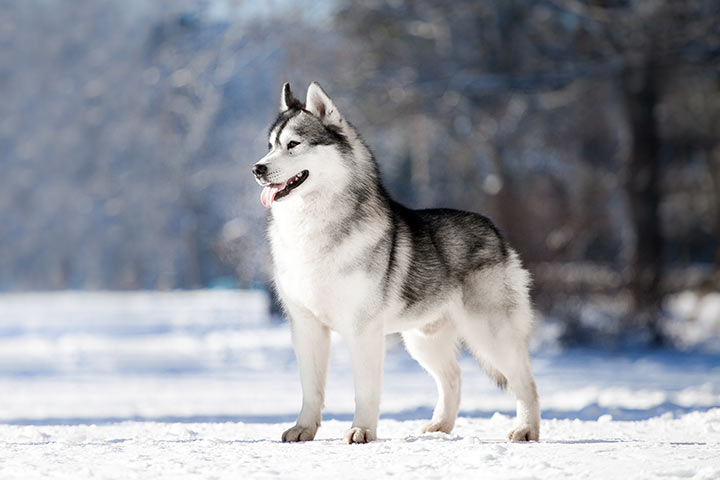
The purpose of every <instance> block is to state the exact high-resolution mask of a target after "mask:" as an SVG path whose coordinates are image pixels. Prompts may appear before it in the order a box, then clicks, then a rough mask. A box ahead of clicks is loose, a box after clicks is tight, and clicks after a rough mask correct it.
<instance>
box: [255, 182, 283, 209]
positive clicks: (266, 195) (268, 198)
mask: <svg viewBox="0 0 720 480" xmlns="http://www.w3.org/2000/svg"><path fill="white" fill-rule="evenodd" d="M283 188H285V183H279V184H273V185H268V186H267V187H264V188H263V189H262V192H261V193H260V201H261V202H262V204H263V205H264V206H265V208H270V205H272V203H273V201H274V200H275V195H277V193H278V192H279V191H280V190H282V189H283Z"/></svg>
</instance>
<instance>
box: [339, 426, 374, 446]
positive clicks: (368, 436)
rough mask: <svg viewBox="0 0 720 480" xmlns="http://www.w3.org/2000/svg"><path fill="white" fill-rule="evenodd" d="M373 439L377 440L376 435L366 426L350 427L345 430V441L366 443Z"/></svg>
mask: <svg viewBox="0 0 720 480" xmlns="http://www.w3.org/2000/svg"><path fill="white" fill-rule="evenodd" d="M373 440H377V435H376V434H375V432H371V431H370V430H369V429H367V428H362V427H352V428H351V429H349V430H348V431H347V432H345V442H346V443H368V442H372V441H373Z"/></svg>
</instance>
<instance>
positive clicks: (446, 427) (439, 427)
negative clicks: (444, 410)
mask: <svg viewBox="0 0 720 480" xmlns="http://www.w3.org/2000/svg"><path fill="white" fill-rule="evenodd" d="M453 426H454V424H453V423H450V422H442V421H441V422H436V421H432V422H430V423H428V424H427V425H425V427H423V429H422V433H431V432H443V433H450V432H452V429H453Z"/></svg>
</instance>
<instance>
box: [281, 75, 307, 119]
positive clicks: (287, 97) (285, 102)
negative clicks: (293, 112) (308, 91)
mask: <svg viewBox="0 0 720 480" xmlns="http://www.w3.org/2000/svg"><path fill="white" fill-rule="evenodd" d="M302 106H303V105H302V102H300V100H298V99H297V98H295V95H293V93H292V92H291V91H290V83H288V82H285V85H283V88H282V94H281V95H280V111H281V112H284V111H285V110H289V109H291V108H302Z"/></svg>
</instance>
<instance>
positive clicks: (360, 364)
mask: <svg viewBox="0 0 720 480" xmlns="http://www.w3.org/2000/svg"><path fill="white" fill-rule="evenodd" d="M268 147H269V149H270V151H269V152H268V154H267V155H265V156H264V157H263V158H262V159H261V160H260V161H258V162H257V163H256V164H255V165H254V166H253V168H252V171H253V174H254V175H255V178H256V179H257V182H258V183H259V184H260V185H261V186H262V187H263V190H262V193H261V195H260V199H261V201H262V204H263V205H264V206H265V207H267V208H268V209H270V213H269V215H268V218H269V225H268V234H269V238H270V244H271V251H272V257H273V260H274V281H275V287H276V289H277V292H278V295H279V297H280V300H281V302H282V305H283V307H284V308H285V310H286V313H287V314H288V316H289V318H290V323H291V328H292V341H293V346H294V348H295V353H296V355H297V360H298V365H299V368H300V380H301V384H302V390H303V402H302V409H301V411H300V415H299V416H298V419H297V424H296V425H295V426H294V427H292V428H290V429H289V430H287V431H286V432H285V433H283V435H282V440H283V441H285V442H297V441H306V440H312V439H313V438H314V437H315V433H316V432H317V429H318V427H319V426H320V421H321V418H322V408H323V399H324V396H325V378H326V372H327V367H328V357H329V349H330V331H331V330H335V331H337V332H338V333H339V334H340V335H341V336H342V337H343V339H344V340H345V342H346V343H347V345H348V347H349V350H350V355H351V359H352V368H353V380H354V384H355V416H354V419H353V423H352V427H351V428H350V429H349V430H347V432H346V433H345V441H346V442H348V443H365V442H369V441H372V440H375V439H376V438H377V424H378V416H379V405H380V390H381V385H382V371H383V359H384V354H385V335H386V334H389V333H393V332H401V333H402V337H403V339H404V342H405V345H406V347H407V350H408V351H409V352H410V354H411V355H412V356H413V357H414V358H415V359H416V360H417V361H418V362H420V365H422V366H423V367H424V368H425V369H426V370H427V371H428V372H429V373H430V375H432V376H433V378H434V379H435V382H436V383H437V388H438V402H437V405H436V407H435V410H434V412H433V417H432V420H431V421H430V423H428V424H427V426H426V427H425V428H424V430H423V431H424V432H445V433H450V431H451V430H452V428H453V426H454V424H455V419H456V417H457V414H458V407H459V404H460V368H459V366H458V363H457V359H456V355H457V349H458V345H459V344H460V343H462V344H464V345H465V346H466V347H467V348H468V349H469V350H470V352H472V354H473V355H474V356H475V357H476V358H477V360H478V361H479V362H480V363H481V364H482V366H483V367H484V368H485V370H486V371H487V372H488V374H489V375H490V376H491V377H492V378H493V379H494V380H495V381H496V382H497V384H498V385H499V386H500V387H503V388H505V387H507V388H509V389H510V391H511V392H512V393H513V394H514V395H515V397H516V398H517V418H518V422H517V427H516V428H515V429H514V430H512V431H511V432H510V433H509V435H508V438H509V439H510V440H512V441H522V440H526V441H527V440H538V436H539V422H540V408H539V406H538V398H537V393H536V389H535V381H534V380H533V376H532V371H531V368H530V357H529V354H528V346H527V339H528V334H529V333H530V328H531V322H532V311H531V307H530V302H529V298H528V288H529V283H530V279H529V275H528V273H527V272H526V271H525V270H524V269H523V267H522V266H521V263H520V260H519V258H518V255H517V254H516V253H515V251H514V250H513V249H512V248H510V246H508V244H507V243H506V242H505V240H504V239H503V237H502V236H501V234H500V232H499V231H498V229H497V228H495V226H494V225H493V223H492V222H491V221H490V220H489V219H488V218H486V217H484V216H482V215H478V214H475V213H469V212H462V211H457V210H449V209H431V210H411V209H409V208H407V207H404V206H403V205H400V204H399V203H397V202H395V201H393V200H392V199H391V198H390V197H389V195H388V194H387V192H386V191H385V189H384V188H383V185H382V183H381V182H380V177H379V174H378V167H377V164H376V162H375V159H374V158H373V155H372V153H371V152H370V150H369V149H368V147H367V146H366V145H365V144H364V143H363V141H362V140H361V138H360V136H359V134H358V132H357V131H356V130H355V128H354V127H353V126H351V125H350V124H349V123H348V122H347V121H346V120H345V118H343V116H342V115H341V114H340V111H339V110H338V109H337V107H336V106H335V104H334V103H333V101H332V100H331V99H330V97H328V95H327V94H326V93H325V92H324V91H323V89H322V88H321V87H320V85H318V84H317V83H315V82H313V83H312V84H311V85H310V86H309V87H308V91H307V98H306V101H305V104H303V103H302V102H300V101H299V100H298V99H297V98H295V96H294V95H293V93H292V92H291V91H290V86H289V84H287V83H286V84H285V85H284V86H283V88H282V95H281V97H280V114H279V116H278V117H277V120H276V121H275V123H274V124H273V125H272V127H271V128H270V135H269V145H268Z"/></svg>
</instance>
